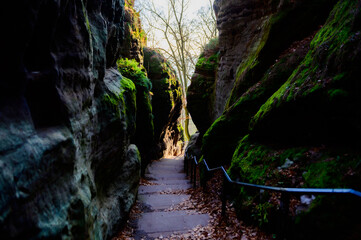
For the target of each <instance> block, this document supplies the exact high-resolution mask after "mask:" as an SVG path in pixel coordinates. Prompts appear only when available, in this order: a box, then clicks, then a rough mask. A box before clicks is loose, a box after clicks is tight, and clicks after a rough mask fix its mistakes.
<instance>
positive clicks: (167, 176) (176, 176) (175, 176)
mask: <svg viewBox="0 0 361 240" xmlns="http://www.w3.org/2000/svg"><path fill="white" fill-rule="evenodd" d="M144 177H145V178H146V179H147V180H150V181H151V180H155V181H165V180H183V179H186V174H185V173H152V174H149V173H147V174H145V175H144Z"/></svg>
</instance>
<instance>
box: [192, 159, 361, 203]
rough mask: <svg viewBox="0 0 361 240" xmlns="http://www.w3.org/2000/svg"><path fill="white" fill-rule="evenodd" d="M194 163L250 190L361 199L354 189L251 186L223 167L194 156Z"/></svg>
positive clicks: (360, 195) (360, 193)
mask: <svg viewBox="0 0 361 240" xmlns="http://www.w3.org/2000/svg"><path fill="white" fill-rule="evenodd" d="M193 159H194V163H195V165H196V166H197V165H199V164H200V163H202V162H203V163H204V165H205V167H206V169H207V171H208V172H212V171H216V170H222V172H223V173H224V176H225V178H226V179H227V181H228V182H230V183H234V184H237V185H241V186H244V187H251V188H258V189H262V190H270V191H274V192H285V193H293V194H297V193H298V194H317V195H326V194H352V195H355V196H358V197H361V192H359V191H356V190H354V189H350V188H347V189H344V188H284V187H273V186H266V185H258V184H251V183H245V182H238V181H234V180H232V179H231V177H230V176H229V175H228V173H227V171H226V170H225V169H224V167H223V166H220V167H216V168H209V166H208V163H207V161H206V160H205V159H202V161H201V162H198V161H197V158H196V157H195V156H194V157H193Z"/></svg>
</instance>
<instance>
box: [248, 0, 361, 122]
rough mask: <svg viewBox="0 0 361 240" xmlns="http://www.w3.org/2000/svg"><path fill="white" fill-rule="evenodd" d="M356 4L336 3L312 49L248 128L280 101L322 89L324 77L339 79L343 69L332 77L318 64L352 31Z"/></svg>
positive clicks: (337, 48)
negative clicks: (321, 69) (322, 71)
mask: <svg viewBox="0 0 361 240" xmlns="http://www.w3.org/2000/svg"><path fill="white" fill-rule="evenodd" d="M357 5H358V3H357V1H339V2H338V3H337V4H336V6H335V7H334V9H333V11H332V12H331V14H330V17H329V19H328V20H327V23H326V24H325V25H324V26H323V27H322V28H321V30H320V31H319V32H318V33H317V34H316V36H315V37H314V39H313V40H312V42H311V49H310V51H309V52H308V54H307V55H306V57H305V58H304V60H303V61H302V63H301V64H300V65H299V66H298V67H297V69H296V70H295V71H294V72H293V74H292V75H291V76H290V77H289V79H288V80H287V82H285V84H284V85H283V86H282V87H281V88H280V89H279V90H278V91H276V92H275V93H274V94H273V95H272V96H271V97H270V98H269V99H268V100H267V102H266V103H265V104H264V105H263V106H262V107H261V108H260V109H259V111H258V113H257V114H256V115H255V116H254V118H253V120H252V122H251V128H253V126H254V125H256V124H257V122H259V121H260V120H261V119H263V118H265V116H267V115H268V114H269V112H270V111H271V110H272V109H274V108H277V107H279V106H280V105H281V104H282V103H284V102H291V101H294V100H295V99H296V98H297V97H300V96H303V97H305V96H309V95H310V94H316V93H317V92H319V91H320V90H323V89H324V83H325V81H326V82H327V83H328V85H330V80H331V82H332V81H333V82H335V81H339V80H340V79H342V78H343V77H344V76H345V73H344V72H343V73H338V74H337V73H336V74H335V75H334V76H332V77H330V76H327V75H323V76H321V75H320V72H321V71H320V67H323V66H324V65H325V64H326V63H327V62H328V61H330V59H332V58H334V57H335V54H337V52H338V51H339V50H340V49H342V47H343V45H345V44H346V43H347V42H348V41H349V37H350V36H351V35H352V34H351V32H350V31H351V27H352V19H353V15H352V14H353V13H352V12H353V9H355V8H356V7H357ZM333 93H335V94H336V95H337V94H341V92H340V91H336V92H334V91H331V92H330V98H331V99H332V97H334V96H335V95H333ZM344 94H345V92H342V95H344Z"/></svg>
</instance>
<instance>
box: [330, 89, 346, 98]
mask: <svg viewBox="0 0 361 240" xmlns="http://www.w3.org/2000/svg"><path fill="white" fill-rule="evenodd" d="M328 96H329V99H330V100H335V99H339V98H345V97H348V96H349V93H348V92H347V91H345V90H343V89H330V90H328Z"/></svg>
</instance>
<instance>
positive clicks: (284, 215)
mask: <svg viewBox="0 0 361 240" xmlns="http://www.w3.org/2000/svg"><path fill="white" fill-rule="evenodd" d="M289 207H290V195H289V193H281V201H280V211H281V214H280V226H279V233H278V234H277V239H279V240H284V239H286V236H287V225H288V213H289Z"/></svg>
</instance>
